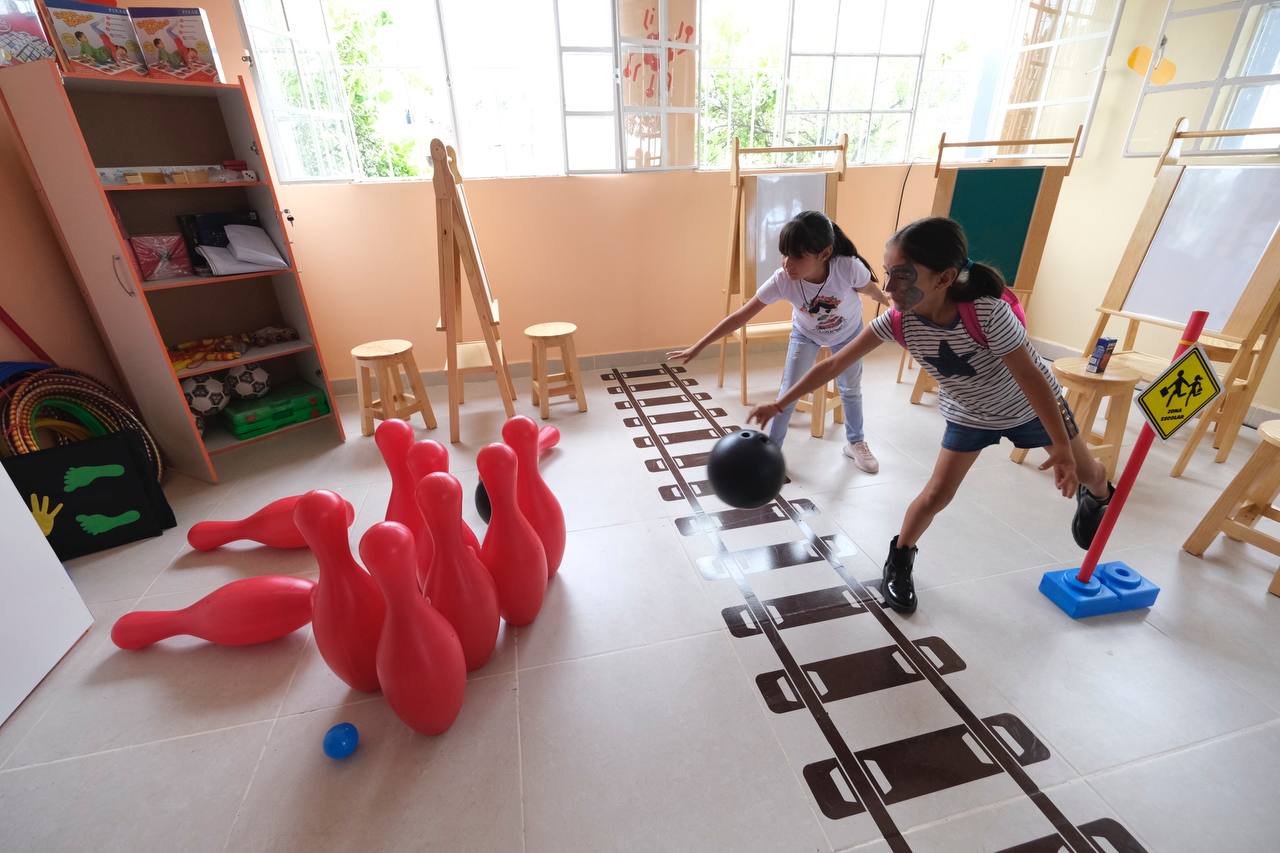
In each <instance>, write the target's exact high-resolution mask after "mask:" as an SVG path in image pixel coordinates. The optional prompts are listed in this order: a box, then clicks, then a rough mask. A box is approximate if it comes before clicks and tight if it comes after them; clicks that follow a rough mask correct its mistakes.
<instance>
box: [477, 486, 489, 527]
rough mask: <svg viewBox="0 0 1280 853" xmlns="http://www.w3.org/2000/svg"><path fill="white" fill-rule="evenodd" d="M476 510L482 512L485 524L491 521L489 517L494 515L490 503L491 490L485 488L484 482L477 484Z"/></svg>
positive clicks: (481, 515)
mask: <svg viewBox="0 0 1280 853" xmlns="http://www.w3.org/2000/svg"><path fill="white" fill-rule="evenodd" d="M476 512H478V513H480V517H481V518H483V519H484V523H485V524H488V523H489V517H490V516H492V515H493V507H492V506H491V505H490V504H489V492H488V490H487V489H485V487H484V483H481V484H480V485H478V486H476Z"/></svg>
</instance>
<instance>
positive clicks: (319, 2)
mask: <svg viewBox="0 0 1280 853" xmlns="http://www.w3.org/2000/svg"><path fill="white" fill-rule="evenodd" d="M311 2H313V3H314V4H315V6H316V9H317V11H318V12H319V14H320V20H321V22H322V23H323V25H324V48H325V49H324V51H323V53H325V54H327V56H328V60H329V62H330V64H331V66H332V70H333V72H334V74H335V76H336V79H337V83H338V98H339V100H340V101H341V103H342V113H341V114H337V113H326V112H321V111H318V110H301V111H299V110H293V109H292V108H290V109H287V110H285V111H284V113H283V115H285V116H288V115H298V116H305V117H307V118H315V117H317V116H321V117H324V118H325V119H327V120H331V121H333V120H336V121H340V122H341V123H342V126H343V128H344V130H345V132H344V133H343V134H342V141H343V149H344V150H345V151H346V155H347V163H348V166H349V167H350V168H349V170H348V173H347V174H346V175H330V176H324V177H313V176H294V175H293V174H292V173H291V171H290V170H289V169H287V168H283V167H284V166H286V165H287V164H288V160H287V158H285V157H284V156H282V155H283V152H284V151H286V150H287V149H288V147H289V146H287V145H284V144H282V138H281V135H280V129H279V125H280V123H281V121H282V120H285V119H282V118H281V116H282V113H281V111H280V110H279V104H278V98H277V97H276V95H277V93H276V92H275V91H274V88H275V83H274V81H273V82H272V83H270V84H267V83H266V82H265V80H264V78H265V74H263V73H262V71H260V70H259V66H258V53H259V51H258V45H257V43H256V42H255V41H254V38H253V32H254V30H257V31H259V32H262V33H264V34H269V35H273V36H279V37H283V38H285V39H287V40H288V42H289V49H290V52H291V53H292V55H293V62H294V67H295V68H298V69H299V75H298V83H299V86H301V88H302V91H303V96H304V98H307V100H308V101H309V100H310V98H309V96H308V94H307V85H306V81H305V79H304V78H303V76H302V74H301V70H300V69H301V65H300V63H299V62H298V54H297V49H296V42H297V41H298V39H299V38H301V36H295V35H294V34H293V31H292V30H291V29H289V17H288V15H289V13H288V10H287V9H286V8H285V4H284V3H283V2H281V3H280V13H281V15H282V16H283V19H284V22H285V27H286V29H285V30H284V31H281V30H277V29H275V28H273V27H268V26H262V25H260V24H257V23H250V21H249V16H248V14H246V3H247V0H239V2H237V3H236V11H237V13H238V14H237V15H236V18H237V20H238V22H239V25H240V37H241V38H242V39H243V41H244V45H245V48H246V50H247V51H248V54H249V55H248V57H246V58H245V59H246V60H247V62H248V64H249V72H250V75H251V76H252V77H253V85H254V91H255V92H256V93H257V95H258V104H259V108H260V109H261V110H262V119H263V124H265V125H266V129H267V141H268V144H269V145H270V146H271V165H272V167H273V169H274V170H275V174H276V180H277V181H279V182H280V183H282V184H340V183H354V182H356V181H357V180H358V179H359V177H360V172H359V171H357V170H358V168H359V167H360V157H359V151H358V149H357V146H356V140H355V130H354V128H353V127H352V123H351V104H349V103H348V102H347V87H346V85H345V84H344V82H343V79H342V73H341V68H342V66H341V64H340V63H339V62H338V50H337V47H336V45H335V44H334V41H333V32H332V30H331V29H330V26H329V11H328V9H327V8H326V7H325V2H324V0H311ZM361 171H362V170H361ZM392 180H399V179H392Z"/></svg>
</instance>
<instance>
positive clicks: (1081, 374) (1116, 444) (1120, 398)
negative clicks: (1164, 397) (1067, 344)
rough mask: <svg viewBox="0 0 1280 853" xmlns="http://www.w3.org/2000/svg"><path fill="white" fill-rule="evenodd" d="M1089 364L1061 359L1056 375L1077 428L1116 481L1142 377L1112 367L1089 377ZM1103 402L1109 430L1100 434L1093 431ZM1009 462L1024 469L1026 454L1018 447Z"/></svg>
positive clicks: (1072, 358) (1110, 477)
mask: <svg viewBox="0 0 1280 853" xmlns="http://www.w3.org/2000/svg"><path fill="white" fill-rule="evenodd" d="M1088 363H1089V360H1088V359H1087V358H1081V357H1079V356H1072V357H1069V358H1060V359H1058V360H1057V361H1055V362H1054V363H1053V374H1054V376H1057V377H1058V382H1060V383H1061V384H1062V386H1063V389H1064V390H1065V391H1066V397H1067V405H1068V406H1070V407H1071V411H1072V412H1073V413H1074V414H1075V416H1076V426H1078V427H1079V428H1080V433H1081V435H1083V436H1084V438H1085V442H1086V443H1087V444H1088V445H1089V452H1090V453H1092V454H1093V456H1094V457H1095V458H1096V459H1097V460H1098V461H1099V462H1101V463H1102V464H1103V465H1104V466H1106V469H1107V479H1108V480H1114V479H1115V476H1116V468H1118V467H1119V466H1120V445H1121V444H1122V443H1123V442H1124V427H1125V423H1126V422H1127V421H1128V419H1129V407H1130V405H1131V403H1132V402H1133V391H1134V389H1135V388H1136V387H1137V386H1138V380H1139V379H1140V378H1141V377H1140V376H1139V375H1138V372H1137V371H1136V370H1131V369H1130V368H1128V367H1119V366H1117V365H1109V366H1108V367H1107V370H1106V372H1105V373H1090V372H1089V371H1087V370H1085V366H1086V365H1087V364H1088ZM1103 400H1107V429H1106V432H1103V433H1101V434H1099V433H1096V432H1094V431H1093V422H1094V421H1095V420H1096V419H1097V417H1098V409H1099V407H1100V406H1101V405H1102V401H1103ZM1009 458H1010V459H1012V460H1013V461H1014V462H1016V463H1018V464H1019V465H1021V464H1022V461H1023V460H1024V459H1026V458H1027V451H1026V450H1023V449H1021V448H1017V447H1015V448H1014V450H1013V453H1011V454H1009Z"/></svg>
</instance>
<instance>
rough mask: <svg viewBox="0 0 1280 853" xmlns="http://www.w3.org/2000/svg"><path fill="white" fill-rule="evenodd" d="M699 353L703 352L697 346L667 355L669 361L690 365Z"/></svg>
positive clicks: (673, 351)
mask: <svg viewBox="0 0 1280 853" xmlns="http://www.w3.org/2000/svg"><path fill="white" fill-rule="evenodd" d="M699 352H701V350H700V349H699V348H698V346H697V345H696V344H695V345H693V346H691V347H689V348H687V349H677V350H672V351H671V352H669V353H667V361H675V362H679V363H680V364H688V363H689V362H690V361H692V360H693V359H694V358H695V357H696V356H697V355H698V353H699Z"/></svg>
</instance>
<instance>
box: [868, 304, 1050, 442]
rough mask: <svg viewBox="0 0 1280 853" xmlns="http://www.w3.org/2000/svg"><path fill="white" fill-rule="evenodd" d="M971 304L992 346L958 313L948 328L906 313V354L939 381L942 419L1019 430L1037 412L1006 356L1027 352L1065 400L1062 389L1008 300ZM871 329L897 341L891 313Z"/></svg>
mask: <svg viewBox="0 0 1280 853" xmlns="http://www.w3.org/2000/svg"><path fill="white" fill-rule="evenodd" d="M973 306H974V308H975V309H976V310H977V313H978V322H979V323H980V324H981V325H982V332H983V334H985V335H986V336H987V344H988V347H990V348H988V347H984V346H981V345H979V344H978V342H977V341H975V340H974V339H973V338H972V337H971V336H970V335H969V332H968V331H967V330H966V329H965V327H964V323H963V322H962V321H961V320H960V316H959V315H958V314H957V315H956V319H955V322H954V323H952V324H951V325H950V326H948V327H947V328H945V329H944V328H942V327H941V326H935V325H934V324H933V323H931V322H929V321H928V320H926V319H925V318H923V317H920V316H918V315H916V314H913V313H910V312H907V313H904V314H903V315H902V336H903V337H904V338H905V339H906V341H907V350H908V351H909V352H910V353H911V357H912V358H914V359H915V360H916V362H917V363H918V364H919V365H920V366H921V367H922V368H924V370H926V371H928V373H929V375H930V376H932V377H933V378H934V379H936V380H938V388H939V394H938V397H939V399H940V401H941V408H942V416H943V417H944V418H946V419H947V420H948V421H951V422H952V423H956V424H960V425H961V426H970V427H977V428H978V429H1008V428H1010V427H1016V426H1021V425H1022V424H1025V423H1027V422H1028V421H1030V420H1031V419H1032V418H1035V417H1036V411H1035V409H1034V408H1032V406H1031V401H1030V400H1028V399H1027V395H1026V394H1024V393H1023V391H1022V386H1020V385H1019V384H1018V381H1017V380H1016V379H1014V378H1013V374H1012V373H1010V372H1009V368H1007V367H1005V364H1004V362H1003V361H1001V357H1002V356H1005V355H1008V354H1009V353H1011V352H1013V351H1014V350H1015V349H1017V348H1018V347H1022V348H1024V349H1025V350H1026V351H1027V354H1028V355H1030V356H1031V360H1032V361H1033V362H1034V363H1035V364H1036V365H1037V366H1038V367H1039V368H1040V372H1041V373H1043V374H1044V376H1045V379H1048V380H1049V387H1050V388H1052V389H1053V392H1054V394H1056V395H1058V396H1059V397H1060V396H1062V388H1061V387H1060V386H1059V385H1058V380H1057V379H1055V378H1054V376H1053V370H1051V369H1050V367H1049V365H1048V364H1047V363H1046V362H1045V360H1044V359H1042V358H1041V357H1040V354H1039V353H1038V352H1036V349H1035V347H1034V346H1032V344H1031V341H1030V340H1029V339H1028V338H1027V330H1026V329H1025V328H1024V327H1023V325H1022V323H1020V322H1018V318H1017V317H1015V316H1014V314H1013V311H1012V310H1011V309H1010V308H1009V304H1008V303H1007V302H1005V301H1004V300H1003V299H996V298H995V297H991V296H982V297H979V298H978V299H975V300H974V302H973ZM871 331H873V332H875V334H876V337H878V338H880V339H881V340H882V341H889V342H895V341H894V337H893V320H892V319H891V318H890V315H889V313H888V312H885V313H884V314H881V315H880V316H879V317H877V318H875V319H874V320H872V321H871Z"/></svg>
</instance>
